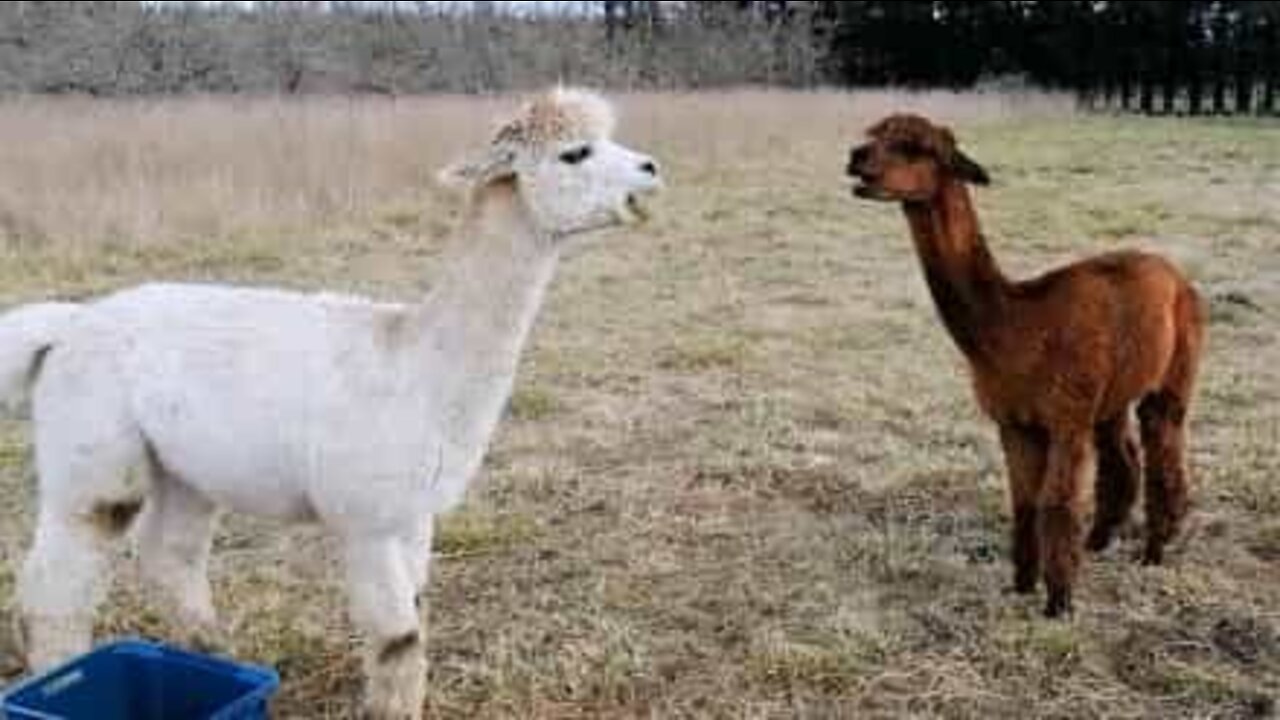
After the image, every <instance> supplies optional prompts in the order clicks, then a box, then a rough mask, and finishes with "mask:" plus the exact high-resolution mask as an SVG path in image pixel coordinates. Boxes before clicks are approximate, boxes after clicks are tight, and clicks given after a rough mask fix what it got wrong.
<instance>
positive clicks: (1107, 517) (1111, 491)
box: [1085, 410, 1142, 552]
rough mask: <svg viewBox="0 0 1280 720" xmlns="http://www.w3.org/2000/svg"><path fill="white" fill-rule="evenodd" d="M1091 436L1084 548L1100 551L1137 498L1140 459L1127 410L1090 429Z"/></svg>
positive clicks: (1103, 548) (1105, 547)
mask: <svg viewBox="0 0 1280 720" xmlns="http://www.w3.org/2000/svg"><path fill="white" fill-rule="evenodd" d="M1093 437H1094V444H1095V445H1096V446H1097V449H1098V479H1097V484H1096V487H1097V489H1096V491H1095V492H1094V496H1095V498H1096V510H1095V512H1094V516H1093V529H1092V530H1091V531H1090V532H1089V539H1088V540H1086V541H1085V547H1086V548H1088V549H1089V551H1090V552H1101V551H1103V550H1105V549H1107V546H1108V545H1110V544H1111V539H1112V538H1113V537H1114V536H1115V532H1116V530H1117V529H1118V528H1119V527H1120V526H1121V525H1122V524H1124V522H1125V521H1126V520H1128V519H1129V512H1130V511H1131V510H1132V509H1133V502H1134V500H1136V499H1137V497H1138V482H1139V480H1140V478H1141V477H1142V458H1141V456H1140V455H1139V448H1138V439H1137V437H1136V433H1135V431H1134V427H1133V421H1132V420H1131V419H1130V417H1129V412H1128V410H1126V411H1125V412H1122V413H1121V414H1120V415H1119V416H1117V417H1115V418H1112V419H1111V420H1108V421H1106V422H1102V423H1099V424H1098V426H1097V427H1095V428H1094V432H1093Z"/></svg>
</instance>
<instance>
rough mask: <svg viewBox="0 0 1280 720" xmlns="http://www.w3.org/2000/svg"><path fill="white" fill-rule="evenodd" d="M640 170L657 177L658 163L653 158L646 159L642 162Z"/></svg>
mask: <svg viewBox="0 0 1280 720" xmlns="http://www.w3.org/2000/svg"><path fill="white" fill-rule="evenodd" d="M640 172H642V173H645V174H646V175H652V176H654V177H657V176H658V164H657V163H655V162H654V161H652V160H645V161H644V162H642V163H640Z"/></svg>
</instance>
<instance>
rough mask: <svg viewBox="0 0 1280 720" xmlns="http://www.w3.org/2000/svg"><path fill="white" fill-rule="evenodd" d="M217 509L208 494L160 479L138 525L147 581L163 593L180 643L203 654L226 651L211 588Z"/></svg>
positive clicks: (144, 573) (162, 477)
mask: <svg viewBox="0 0 1280 720" xmlns="http://www.w3.org/2000/svg"><path fill="white" fill-rule="evenodd" d="M217 510H218V509H217V506H216V505H214V503H213V502H212V501H210V500H209V499H208V498H206V497H205V496H204V495H202V494H200V493H199V492H197V491H196V490H194V489H192V488H191V487H189V486H187V485H185V484H183V483H181V482H179V481H178V480H177V479H175V478H173V477H170V476H167V475H161V476H160V477H158V478H157V481H156V483H155V488H154V489H153V490H152V494H151V498H150V500H149V501H148V502H147V510H146V512H144V513H143V515H142V517H141V518H140V520H139V525H138V536H137V543H138V555H139V558H140V566H141V569H142V576H143V578H144V579H145V580H146V581H147V582H148V583H150V584H151V585H152V586H154V587H155V588H156V589H157V590H159V591H160V594H161V595H162V598H163V601H164V604H165V606H166V610H168V611H169V612H170V614H171V616H172V619H173V620H174V625H175V629H176V630H177V631H178V632H179V633H181V635H180V638H179V640H180V641H181V642H185V643H187V644H190V645H192V646H194V647H196V648H198V649H201V650H223V649H226V634H225V633H224V632H223V629H222V627H221V626H220V625H219V624H218V617H217V613H216V611H215V610H214V606H213V592H212V590H211V589H210V587H209V551H210V548H211V546H212V543H213V532H214V527H215V525H216V523H217V515H218V512H217Z"/></svg>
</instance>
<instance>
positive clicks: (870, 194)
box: [853, 178, 892, 200]
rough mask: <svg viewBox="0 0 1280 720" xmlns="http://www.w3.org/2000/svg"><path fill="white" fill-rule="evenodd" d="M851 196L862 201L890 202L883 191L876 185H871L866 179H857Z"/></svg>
mask: <svg viewBox="0 0 1280 720" xmlns="http://www.w3.org/2000/svg"><path fill="white" fill-rule="evenodd" d="M853 196H854V197H859V198H862V199H863V200H891V199H892V198H890V197H889V195H888V194H887V193H885V191H884V190H882V189H881V188H880V187H879V186H878V185H873V184H872V183H870V182H868V181H867V179H866V178H858V182H857V183H856V184H855V185H854V186H853Z"/></svg>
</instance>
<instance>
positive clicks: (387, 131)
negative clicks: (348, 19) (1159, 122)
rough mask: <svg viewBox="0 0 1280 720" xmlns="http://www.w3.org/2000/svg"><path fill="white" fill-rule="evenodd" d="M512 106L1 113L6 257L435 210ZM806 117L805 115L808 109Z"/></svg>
mask: <svg viewBox="0 0 1280 720" xmlns="http://www.w3.org/2000/svg"><path fill="white" fill-rule="evenodd" d="M514 102H515V99H514V98H511V97H485V98H476V97H459V96H439V97H430V98H408V99H399V100H386V99H344V98H308V99H298V100H284V99H234V100H227V99H221V98H212V97H207V98H193V99H180V100H172V99H167V100H134V101H111V102H103V101H92V100H58V99H18V100H9V101H7V102H4V103H2V104H0V138H2V139H3V140H2V142H0V241H3V243H4V245H5V246H7V247H8V248H10V249H21V250H24V251H30V250H40V249H47V250H51V251H54V252H58V251H62V250H70V251H73V252H74V251H75V249H76V248H77V247H80V248H83V246H84V245H86V244H90V245H91V244H94V243H100V242H110V243H116V244H123V245H126V246H133V245H137V246H144V247H145V246H150V245H154V244H165V243H199V242H213V241H217V240H219V239H225V238H228V237H239V236H242V235H244V234H246V233H255V232H256V233H278V232H285V233H287V232H289V231H290V230H299V229H305V230H308V231H312V230H314V229H316V228H326V227H332V226H334V225H335V223H341V224H359V223H361V222H364V221H366V220H367V219H368V218H369V217H370V216H371V215H373V214H375V213H377V212H379V211H380V210H381V209H384V208H387V207H393V206H397V205H401V204H405V203H413V202H422V203H427V202H430V199H429V198H423V195H424V194H428V195H429V194H430V187H431V178H432V175H433V174H434V172H435V170H436V169H438V168H439V167H440V166H441V165H443V164H444V163H445V162H447V161H448V160H449V159H450V158H451V157H452V155H453V154H454V153H456V152H459V151H461V150H463V149H465V148H467V147H470V146H473V145H475V144H477V143H480V142H483V140H484V137H485V134H486V131H487V129H488V127H489V125H490V122H491V118H492V116H493V115H494V114H495V112H497V111H499V110H500V109H501V108H503V107H505V106H510V105H511V104H512V103H514ZM620 102H621V105H622V106H623V110H624V115H623V117H624V118H625V126H624V128H623V131H622V132H623V135H625V136H630V137H632V138H635V139H636V141H637V142H646V143H649V144H654V145H659V146H660V147H658V148H657V149H656V150H655V152H659V151H660V154H661V155H663V156H664V157H667V158H670V159H671V160H672V161H674V162H676V163H683V164H687V165H689V166H694V165H696V166H698V167H700V168H715V167H716V166H722V167H731V166H736V165H737V164H738V163H743V162H746V163H750V162H751V156H752V155H759V156H761V157H764V156H766V155H767V147H765V145H767V144H768V143H771V142H777V141H778V139H779V138H784V137H785V138H788V139H789V140H790V141H795V140H796V139H797V138H799V139H802V140H811V141H813V142H817V143H824V144H830V143H833V142H837V141H840V140H841V139H842V138H847V137H849V136H851V135H852V134H854V133H856V132H857V131H858V130H859V129H860V128H861V127H862V126H864V125H865V124H866V123H867V122H869V121H870V120H871V119H872V118H873V117H874V116H877V115H880V114H883V113H885V112H887V111H890V110H897V109H903V108H910V109H915V110H919V111H923V112H928V113H930V114H932V115H936V116H939V117H942V118H946V119H950V120H962V121H974V120H987V119H1004V118H1008V117H1010V116H1013V115H1017V116H1019V117H1034V116H1037V115H1060V114H1061V113H1063V112H1068V111H1069V110H1070V101H1069V100H1068V99H1066V98H1064V97H1060V96H1054V95H1038V94H1017V95H1013V94H988V95H973V94H969V95H957V94H952V93H941V92H928V93H902V92H867V93H846V92H837V91H827V92H812V93H788V92H780V91H766V90H736V91H726V92H718V93H699V94H685V95H649V94H634V95H627V96H622V97H621V98H620ZM797 102H799V103H802V104H803V105H804V107H805V112H804V113H803V114H797V113H795V112H794V110H793V108H794V106H795V104H796V103H797Z"/></svg>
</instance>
